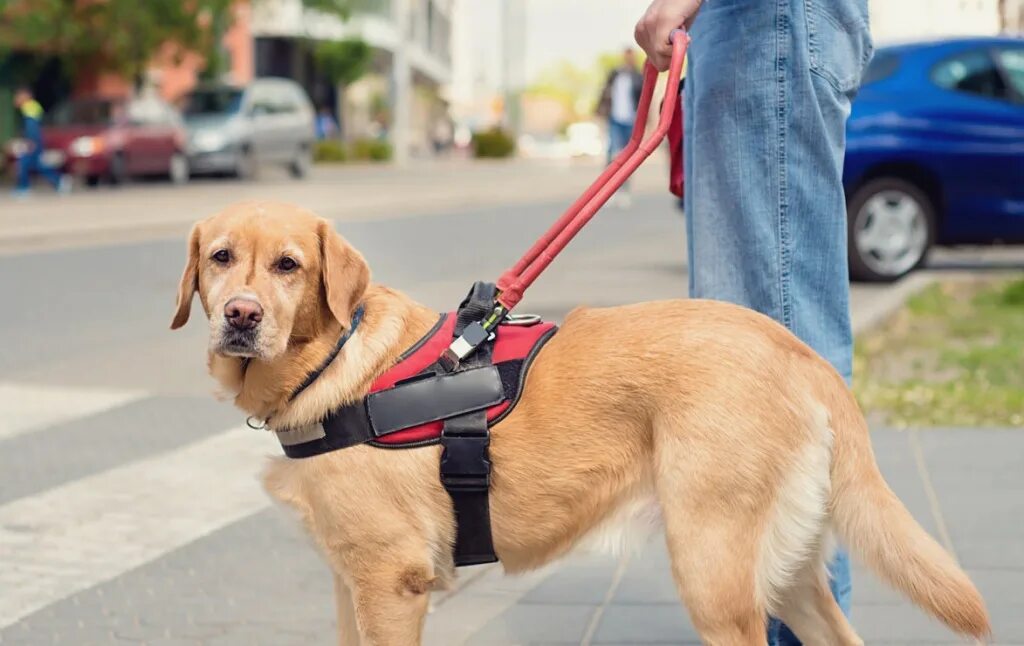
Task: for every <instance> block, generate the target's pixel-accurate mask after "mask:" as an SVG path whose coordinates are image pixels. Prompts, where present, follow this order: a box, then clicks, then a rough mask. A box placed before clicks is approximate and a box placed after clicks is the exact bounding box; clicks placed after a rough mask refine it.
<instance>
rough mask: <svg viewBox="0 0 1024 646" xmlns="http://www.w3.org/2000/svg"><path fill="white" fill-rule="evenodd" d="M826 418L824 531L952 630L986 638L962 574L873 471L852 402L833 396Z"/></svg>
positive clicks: (844, 393) (847, 396) (981, 606)
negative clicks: (829, 425)
mask: <svg viewBox="0 0 1024 646" xmlns="http://www.w3.org/2000/svg"><path fill="white" fill-rule="evenodd" d="M830 408H831V410H832V422H833V429H834V430H835V434H836V436H835V448H834V453H833V461H832V523H833V526H834V528H835V530H836V532H837V533H838V534H839V536H840V537H841V538H842V539H843V541H844V542H845V544H846V545H848V546H849V548H850V550H851V551H852V552H853V554H855V555H857V556H859V557H860V558H861V559H863V560H864V561H865V562H866V563H867V564H868V566H869V567H871V569H872V570H873V571H874V572H875V573H876V574H878V575H879V576H880V577H882V578H883V579H884V580H886V581H888V582H889V583H890V584H891V585H892V586H893V587H895V588H896V589H898V590H900V591H901V592H903V593H904V594H905V595H907V596H908V597H909V598H910V599H911V600H912V601H913V602H914V603H915V604H917V605H918V606H920V607H921V608H923V609H924V610H926V611H928V612H930V613H931V614H933V615H934V616H935V617H937V618H938V619H940V620H941V621H942V622H943V623H945V624H946V625H947V626H949V627H950V628H952V629H953V630H955V631H957V632H959V633H961V634H966V635H971V636H973V637H976V638H979V639H980V638H984V637H986V636H988V635H989V634H990V633H991V627H990V625H989V618H988V612H987V611H986V610H985V602H984V600H982V598H981V595H980V594H978V591H977V589H975V587H974V584H972V583H971V581H970V579H968V578H967V574H965V573H964V571H963V570H961V569H960V567H959V566H958V565H957V563H956V562H955V561H954V560H953V558H952V557H951V556H950V555H949V554H948V553H947V552H946V551H945V550H944V549H943V548H942V547H941V546H939V544H938V543H937V542H936V541H935V540H934V539H932V537H931V536H929V535H928V534H927V532H925V531H924V529H922V528H921V526H920V525H918V524H917V522H916V521H915V520H914V518H913V517H912V516H911V515H910V512H908V511H907V509H906V507H904V506H903V503H902V502H900V500H899V499H898V498H897V497H896V495H895V494H894V493H893V492H892V490H891V489H889V486H888V485H887V484H886V482H885V480H884V479H883V478H882V474H881V473H880V472H879V471H878V465H877V464H876V462H875V456H874V453H873V452H872V450H871V439H870V437H869V434H868V427H867V423H866V422H865V421H864V416H863V415H862V414H861V412H860V409H859V408H858V406H857V403H856V401H855V400H854V398H853V395H852V394H851V393H850V392H849V390H848V389H846V388H838V389H836V396H835V401H834V402H833V403H832V406H831V407H830Z"/></svg>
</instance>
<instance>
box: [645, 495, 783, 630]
mask: <svg viewBox="0 0 1024 646" xmlns="http://www.w3.org/2000/svg"><path fill="white" fill-rule="evenodd" d="M665 515H666V518H665V525H666V538H667V539H668V548H669V555H670V556H671V559H672V575H673V577H674V578H675V582H676V588H677V589H678V590H679V594H680V596H681V597H682V599H683V601H684V602H685V604H686V607H687V609H688V610H689V611H690V618H691V619H692V620H693V624H694V626H695V627H696V629H697V632H698V633H699V634H700V637H701V641H702V642H703V643H705V644H708V645H709V646H740V645H742V646H747V645H749V644H754V645H757V644H760V645H762V646H764V645H766V644H767V637H766V625H765V624H766V619H765V617H766V614H765V610H764V608H763V607H762V606H761V605H760V603H759V602H758V599H757V596H756V594H755V586H754V568H753V567H752V566H751V565H750V564H751V563H752V562H753V561H752V556H753V554H754V541H752V540H750V539H749V538H748V537H746V536H745V534H747V533H748V531H747V528H745V527H742V526H739V525H738V524H735V523H733V522H732V521H726V522H722V519H718V520H716V521H714V522H712V523H709V524H707V525H704V524H703V522H702V521H700V520H699V519H698V517H697V516H695V515H690V514H682V513H678V510H676V511H670V510H668V509H666V514H665Z"/></svg>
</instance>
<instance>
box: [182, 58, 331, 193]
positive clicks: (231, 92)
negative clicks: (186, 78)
mask: <svg viewBox="0 0 1024 646" xmlns="http://www.w3.org/2000/svg"><path fill="white" fill-rule="evenodd" d="M184 115H185V125H186V126H187V128H188V157H189V168H190V169H191V171H192V173H193V174H207V173H229V174H232V175H235V176H237V177H241V178H251V177H253V176H254V175H255V174H256V172H257V170H258V168H259V166H261V165H263V164H275V165H281V166H285V167H286V168H288V170H289V171H290V172H291V174H292V176H293V177H304V176H305V175H306V174H307V173H308V172H309V169H310V166H311V165H312V163H313V141H314V139H315V124H314V121H315V118H316V115H315V114H314V110H313V104H312V103H311V102H310V100H309V97H308V96H307V95H306V92H305V90H303V89H302V87H301V86H300V85H299V84H298V83H296V82H294V81H290V80H288V79H282V78H260V79H255V80H253V81H252V82H250V83H249V84H248V85H246V86H244V87H233V86H229V85H200V86H199V87H197V88H196V89H195V90H193V91H192V92H191V93H190V94H189V95H188V96H187V97H186V99H185V106H184Z"/></svg>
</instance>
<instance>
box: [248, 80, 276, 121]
mask: <svg viewBox="0 0 1024 646" xmlns="http://www.w3.org/2000/svg"><path fill="white" fill-rule="evenodd" d="M273 96H274V92H273V88H269V87H267V86H266V85H263V84H260V85H255V86H253V88H252V90H251V91H250V93H249V111H250V113H252V114H273V113H274V112H275V111H276V106H275V105H274V100H273Z"/></svg>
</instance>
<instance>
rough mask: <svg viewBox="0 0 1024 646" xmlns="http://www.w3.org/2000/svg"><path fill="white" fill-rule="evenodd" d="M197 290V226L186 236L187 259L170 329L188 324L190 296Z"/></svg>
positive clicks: (190, 307) (190, 305)
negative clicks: (176, 307)
mask: <svg viewBox="0 0 1024 646" xmlns="http://www.w3.org/2000/svg"><path fill="white" fill-rule="evenodd" d="M198 289H199V224H198V223H197V224H196V225H195V226H194V227H192V233H190V234H189V235H188V258H186V260H185V270H184V271H183V272H182V273H181V284H179V285H178V309H177V311H176V312H175V313H174V320H173V321H171V329H172V330H177V329H178V328H180V327H181V326H182V325H185V323H188V315H189V313H190V312H191V311H192V296H193V295H194V294H195V293H196V291H197V290H198Z"/></svg>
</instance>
